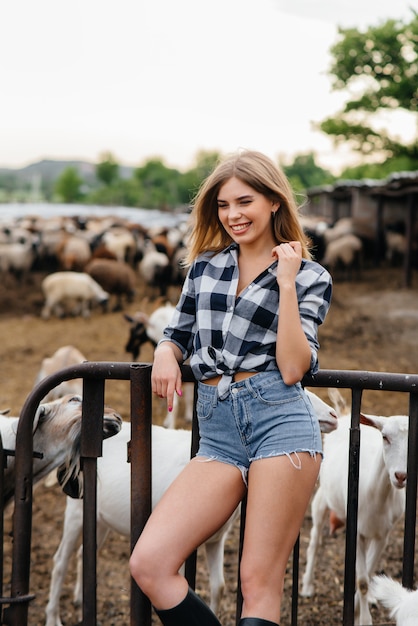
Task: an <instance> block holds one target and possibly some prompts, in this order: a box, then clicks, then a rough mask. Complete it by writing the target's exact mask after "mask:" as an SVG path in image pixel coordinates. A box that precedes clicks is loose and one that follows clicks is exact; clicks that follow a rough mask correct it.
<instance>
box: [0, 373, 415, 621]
mask: <svg viewBox="0 0 418 626" xmlns="http://www.w3.org/2000/svg"><path fill="white" fill-rule="evenodd" d="M182 374H183V380H184V381H185V382H193V381H194V379H193V376H192V373H191V370H190V367H188V366H183V368H182ZM74 378H82V379H83V412H82V425H81V458H82V466H83V480H84V498H83V512H84V517H83V520H84V521H83V546H84V549H83V581H86V582H83V625H84V626H96V623H97V605H96V583H97V580H96V559H97V555H96V513H97V499H96V498H97V494H96V469H97V458H98V457H99V456H101V453H102V452H101V451H102V417H103V409H104V391H105V381H106V380H109V379H117V380H127V381H129V382H130V398H131V407H130V409H131V415H130V418H131V440H130V442H129V460H130V463H131V546H132V547H133V546H134V545H135V543H136V541H137V539H138V537H139V535H140V533H141V532H142V529H143V527H144V525H145V523H146V520H147V519H148V516H149V514H150V511H151V421H152V420H151V409H152V406H151V364H150V363H114V362H85V363H82V364H80V365H76V366H71V367H68V368H66V369H63V370H61V371H60V372H57V373H56V374H53V375H52V376H49V377H48V378H46V379H44V380H43V381H41V382H40V383H39V384H38V385H37V386H36V387H35V388H34V389H33V391H32V392H31V393H30V395H29V396H28V397H27V399H26V402H25V404H24V406H23V409H22V412H21V415H20V420H19V426H18V431H17V439H16V451H15V463H16V491H15V502H14V517H13V536H14V542H13V551H12V571H11V584H10V597H1V598H0V604H1V607H2V608H3V610H2V621H1V623H2V624H8V625H10V626H27V624H28V608H29V603H30V601H31V599H33V597H34V595H33V594H30V589H29V575H30V557H31V529H32V482H33V474H32V456H33V434H32V425H33V420H34V417H35V414H36V410H37V408H38V406H39V404H40V403H41V401H42V399H43V398H44V397H45V395H46V394H47V393H48V391H50V390H51V389H53V388H54V387H56V386H57V385H58V384H59V383H61V382H63V381H65V380H72V379H74ZM303 383H304V384H305V385H306V386H309V387H337V388H345V389H351V393H352V403H351V404H352V410H351V429H350V442H349V447H350V449H349V484H348V503H347V524H346V550H345V554H346V557H345V572H344V608H343V622H342V623H343V625H344V626H353V624H354V593H355V554H356V543H357V498H358V482H359V452H360V426H359V423H360V408H361V397H362V392H363V390H366V389H367V390H379V391H382V392H384V391H396V392H404V393H408V394H409V443H408V480H407V487H406V511H405V531H404V551H403V577H402V582H403V584H404V586H406V587H409V588H412V586H413V580H414V554H415V540H416V537H415V523H416V497H417V476H418V470H417V467H418V453H417V451H418V375H409V374H392V373H380V372H367V371H347V370H321V371H319V372H318V373H317V374H315V375H313V376H307V377H305V379H304V381H303ZM197 441H198V432H197V420H196V416H195V415H194V419H193V435H192V449H191V455H193V454H194V452H195V450H196V447H197ZM0 451H1V452H2V450H1V449H0ZM0 487H1V482H0ZM242 509H243V513H242V516H241V525H242V526H241V528H243V524H244V523H245V506H244V507H242ZM241 549H242V532H241V539H240V546H239V550H238V558H240V555H241ZM0 567H1V564H0ZM2 571H3V570H2V568H1V570H0V572H1V574H2ZM195 572H196V555H195V554H194V555H191V557H190V558H189V560H188V562H187V564H186V576H187V578H188V580H189V583H190V584H191V585H192V586H194V582H195ZM292 576H293V593H292V621H291V624H292V626H298V615H297V614H298V581H299V542H297V544H296V546H295V550H294V556H293V573H292ZM0 585H1V588H3V580H2V579H1V580H0ZM241 601H242V600H241V595H240V590H239V585H238V594H237V612H236V614H237V623H238V619H239V613H240V606H241ZM130 610H131V617H130V624H131V626H138V625H139V624H141V626H151V605H150V603H149V601H148V599H147V598H146V597H145V596H144V595H143V594H142V593H141V591H140V590H139V589H138V587H137V586H136V585H135V584H134V583H133V582H132V586H131V605H130Z"/></svg>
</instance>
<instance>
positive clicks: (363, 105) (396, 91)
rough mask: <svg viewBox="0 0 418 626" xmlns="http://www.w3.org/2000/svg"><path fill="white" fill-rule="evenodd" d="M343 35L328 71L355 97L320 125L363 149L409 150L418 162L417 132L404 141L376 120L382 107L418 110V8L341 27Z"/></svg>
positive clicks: (394, 153)
mask: <svg viewBox="0 0 418 626" xmlns="http://www.w3.org/2000/svg"><path fill="white" fill-rule="evenodd" d="M339 35H340V38H339V40H338V42H337V43H336V44H335V45H334V46H333V47H332V48H331V54H332V56H333V63H332V66H331V68H330V74H331V75H333V77H334V80H333V87H334V89H347V90H348V91H349V93H350V94H351V99H349V100H348V101H347V102H346V104H345V107H344V109H343V110H342V111H341V112H340V113H339V114H338V115H337V116H336V117H334V118H328V119H326V120H324V121H323V122H322V123H321V124H320V128H321V129H322V130H323V131H324V132H326V133H327V134H329V135H332V136H333V137H334V138H335V139H336V140H337V141H342V140H344V141H347V140H348V141H350V143H351V144H352V145H353V147H354V148H355V149H357V150H359V151H360V152H362V153H363V154H366V155H370V154H374V155H376V154H377V153H379V154H380V155H381V156H383V157H389V158H391V157H401V156H406V157H408V158H410V159H411V160H412V161H417V162H418V144H417V140H416V137H415V140H414V141H413V142H412V143H411V144H410V145H405V144H404V143H402V142H401V141H399V140H398V139H396V138H395V137H393V136H391V134H390V129H387V130H384V131H382V130H378V129H377V127H376V125H374V124H373V121H375V120H376V114H378V113H379V112H381V111H383V110H390V111H395V110H399V109H403V110H405V111H408V112H410V113H411V114H415V116H416V115H417V112H418V13H415V12H414V15H413V19H412V20H411V22H410V23H404V22H402V21H398V20H387V21H386V22H384V23H382V24H380V25H378V26H375V27H369V28H367V29H366V30H365V31H360V30H357V29H354V28H346V29H345V28H340V29H339ZM416 122H417V120H415V125H416ZM416 165H417V164H414V166H416Z"/></svg>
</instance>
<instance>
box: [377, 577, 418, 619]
mask: <svg viewBox="0 0 418 626" xmlns="http://www.w3.org/2000/svg"><path fill="white" fill-rule="evenodd" d="M370 593H371V594H372V595H373V597H374V598H375V599H376V600H378V601H379V602H380V603H381V604H382V606H384V607H385V608H386V609H389V611H390V617H391V618H395V619H396V626H417V624H418V590H415V591H412V590H410V589H405V587H402V585H401V584H400V583H398V582H397V581H396V580H393V579H392V578H389V577H388V576H374V577H373V579H372V581H371V583H370Z"/></svg>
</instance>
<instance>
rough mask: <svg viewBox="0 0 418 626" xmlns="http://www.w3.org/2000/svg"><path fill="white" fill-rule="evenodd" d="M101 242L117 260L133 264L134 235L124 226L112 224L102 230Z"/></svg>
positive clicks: (135, 244)
mask: <svg viewBox="0 0 418 626" xmlns="http://www.w3.org/2000/svg"><path fill="white" fill-rule="evenodd" d="M102 242H103V243H104V245H105V246H106V248H107V249H108V250H110V251H111V252H113V254H114V255H115V257H116V258H117V260H118V261H124V262H125V263H129V264H130V265H133V263H134V259H135V255H136V252H137V242H136V239H135V235H134V234H133V233H132V232H131V231H130V230H129V229H128V228H126V227H125V226H113V227H112V228H109V230H107V231H105V232H103V235H102Z"/></svg>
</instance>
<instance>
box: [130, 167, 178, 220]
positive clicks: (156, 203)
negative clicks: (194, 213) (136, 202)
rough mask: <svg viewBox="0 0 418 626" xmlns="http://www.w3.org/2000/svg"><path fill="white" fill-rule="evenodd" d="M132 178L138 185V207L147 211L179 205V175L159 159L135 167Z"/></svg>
mask: <svg viewBox="0 0 418 626" xmlns="http://www.w3.org/2000/svg"><path fill="white" fill-rule="evenodd" d="M134 177H135V180H136V182H137V184H138V185H139V190H140V191H139V199H140V206H143V207H144V208H148V209H163V210H167V209H172V208H175V207H176V206H178V205H179V204H181V199H180V195H179V186H180V180H181V177H182V175H181V173H180V172H179V170H177V169H175V168H170V167H167V166H166V165H165V164H164V162H163V161H162V160H161V159H160V158H154V159H149V160H148V161H146V162H145V163H144V165H142V166H140V167H137V168H136V169H135V171H134Z"/></svg>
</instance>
